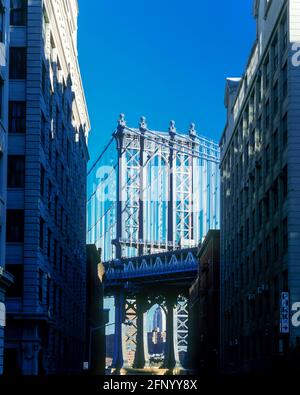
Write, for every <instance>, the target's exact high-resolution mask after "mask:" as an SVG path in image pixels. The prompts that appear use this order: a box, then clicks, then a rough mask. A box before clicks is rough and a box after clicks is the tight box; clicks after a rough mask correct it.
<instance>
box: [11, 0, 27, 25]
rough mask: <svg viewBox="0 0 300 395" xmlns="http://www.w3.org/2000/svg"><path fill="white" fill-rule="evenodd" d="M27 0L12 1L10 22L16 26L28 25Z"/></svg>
mask: <svg viewBox="0 0 300 395" xmlns="http://www.w3.org/2000/svg"><path fill="white" fill-rule="evenodd" d="M26 19H27V0H11V1H10V24H11V25H14V26H24V25H26Z"/></svg>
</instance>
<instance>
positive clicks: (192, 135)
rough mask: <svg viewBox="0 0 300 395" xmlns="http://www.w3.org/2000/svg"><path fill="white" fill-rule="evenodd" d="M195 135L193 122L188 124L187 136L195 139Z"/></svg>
mask: <svg viewBox="0 0 300 395" xmlns="http://www.w3.org/2000/svg"><path fill="white" fill-rule="evenodd" d="M196 134H197V130H196V125H195V124H194V122H192V123H191V124H190V128H189V136H190V137H195V136H196Z"/></svg>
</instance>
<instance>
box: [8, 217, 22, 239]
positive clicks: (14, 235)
mask: <svg viewBox="0 0 300 395" xmlns="http://www.w3.org/2000/svg"><path fill="white" fill-rule="evenodd" d="M6 241H7V242H9V243H22V242H23V241H24V210H7V218H6Z"/></svg>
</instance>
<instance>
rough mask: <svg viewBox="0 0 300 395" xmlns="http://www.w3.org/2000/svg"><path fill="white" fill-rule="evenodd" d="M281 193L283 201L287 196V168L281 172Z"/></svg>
mask: <svg viewBox="0 0 300 395" xmlns="http://www.w3.org/2000/svg"><path fill="white" fill-rule="evenodd" d="M282 192H283V198H284V199H285V198H286V197H287V194H288V169H287V166H285V167H284V169H283V170H282Z"/></svg>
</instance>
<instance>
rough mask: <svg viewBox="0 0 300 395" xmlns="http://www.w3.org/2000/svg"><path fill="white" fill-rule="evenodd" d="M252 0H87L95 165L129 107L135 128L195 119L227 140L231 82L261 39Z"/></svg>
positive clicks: (85, 63)
mask: <svg viewBox="0 0 300 395" xmlns="http://www.w3.org/2000/svg"><path fill="white" fill-rule="evenodd" d="M252 1H253V0H227V1H224V0H217V1H202V0H185V1H182V0H88V1H86V0H79V7H80V15H79V36H78V38H79V61H80V66H81V73H82V78H83V83H84V88H85V94H86V98H87V103H88V109H89V114H90V118H91V123H92V132H91V135H90V138H89V149H90V155H91V162H92V161H93V160H94V159H95V158H96V156H97V153H99V152H100V151H101V149H102V148H103V146H104V144H105V143H106V142H107V141H108V139H109V137H110V135H111V133H112V132H113V130H114V129H115V126H116V120H117V118H118V115H119V113H121V112H124V113H125V115H126V119H127V123H128V125H130V126H136V125H137V124H138V121H139V117H140V116H141V115H145V116H146V117H147V120H148V126H149V128H152V129H156V130H167V128H168V123H169V120H170V119H174V120H175V121H176V125H177V128H178V130H181V131H186V130H187V129H188V126H189V123H190V122H192V121H193V122H195V123H196V126H197V130H198V132H199V133H201V134H204V135H207V136H210V137H212V138H214V139H216V140H219V137H220V135H221V133H222V130H223V128H224V122H225V111H224V105H223V98H224V83H225V81H224V80H225V78H226V77H228V76H231V77H236V76H240V75H241V73H242V72H243V70H244V68H245V65H246V61H247V57H248V55H249V52H250V49H251V46H252V43H253V41H254V38H255V23H254V20H253V17H252V12H251V11H252ZM91 162H90V164H91Z"/></svg>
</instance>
